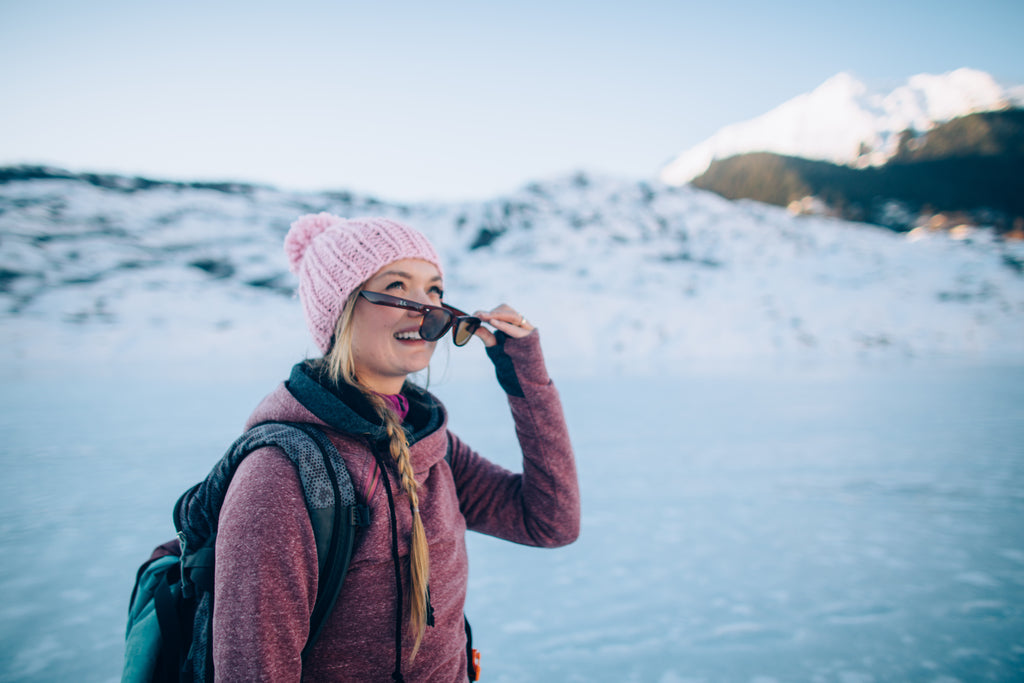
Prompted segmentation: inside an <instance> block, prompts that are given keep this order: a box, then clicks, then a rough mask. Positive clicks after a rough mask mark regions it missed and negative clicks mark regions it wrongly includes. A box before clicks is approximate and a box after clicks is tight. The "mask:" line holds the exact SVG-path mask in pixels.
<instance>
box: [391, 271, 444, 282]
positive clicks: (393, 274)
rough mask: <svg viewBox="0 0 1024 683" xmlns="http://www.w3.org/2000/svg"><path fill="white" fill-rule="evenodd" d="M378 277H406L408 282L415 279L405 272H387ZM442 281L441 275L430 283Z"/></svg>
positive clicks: (436, 276)
mask: <svg viewBox="0 0 1024 683" xmlns="http://www.w3.org/2000/svg"><path fill="white" fill-rule="evenodd" d="M377 277H378V278H380V277H404V278H405V279H407V280H411V279H413V276H412V275H411V274H410V273H407V272H405V271H404V270H385V271H384V272H383V273H380V274H379V275H377ZM374 279H376V278H374ZM441 280H442V278H441V276H440V275H435V276H434V277H432V278H430V280H429V281H428V282H441Z"/></svg>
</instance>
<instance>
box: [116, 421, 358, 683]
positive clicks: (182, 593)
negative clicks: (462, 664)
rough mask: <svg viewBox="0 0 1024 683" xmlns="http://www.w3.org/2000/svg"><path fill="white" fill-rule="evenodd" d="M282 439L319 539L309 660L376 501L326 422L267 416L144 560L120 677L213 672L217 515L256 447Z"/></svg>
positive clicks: (208, 675) (171, 679)
mask: <svg viewBox="0 0 1024 683" xmlns="http://www.w3.org/2000/svg"><path fill="white" fill-rule="evenodd" d="M266 446H276V447H278V448H280V449H281V450H282V451H284V453H285V455H287V456H288V458H289V459H290V460H291V461H292V463H293V464H294V465H295V467H296V469H297V471H298V474H299V479H300V481H301V482H302V488H303V493H304V494H305V499H306V508H307V509H308V510H309V517H310V521H311V522H312V525H313V536H314V538H315V539H316V550H317V562H318V565H319V576H320V585H319V586H318V589H317V596H316V603H315V605H314V608H313V613H312V615H311V617H310V629H309V639H308V641H307V642H306V646H305V648H304V649H303V651H302V658H303V660H305V659H306V656H307V655H308V654H309V652H310V651H311V650H312V648H313V645H314V644H315V643H316V641H317V639H318V638H319V636H320V632H321V630H322V629H323V625H324V622H325V621H326V617H327V615H329V614H330V613H331V610H332V609H333V608H334V603H335V601H336V600H337V598H338V593H339V591H340V590H341V585H342V582H343V581H344V579H345V574H346V572H347V571H348V566H349V562H350V561H351V559H352V548H353V546H354V544H355V538H356V530H357V529H358V528H360V527H365V526H368V524H369V508H367V506H366V505H363V504H359V503H357V501H356V494H355V488H354V487H353V485H352V478H351V477H350V476H349V473H348V469H347V468H346V467H345V462H344V460H342V458H341V456H340V455H339V454H338V451H337V449H335V447H334V444H332V443H331V441H330V439H328V438H327V437H326V436H325V435H324V434H323V433H322V432H321V431H320V430H319V429H317V428H316V427H314V426H312V425H308V424H293V423H284V422H268V423H265V424H261V425H257V426H255V427H253V428H252V429H250V430H249V431H247V432H246V433H245V434H243V435H242V436H241V437H239V439H238V440H237V441H235V443H234V444H233V445H232V446H231V448H229V449H228V452H227V453H226V454H225V455H224V456H223V457H222V458H221V460H220V461H219V462H218V463H217V465H216V466H214V468H213V470H212V471H211V472H210V474H209V475H208V476H207V477H206V479H204V480H203V481H201V482H199V483H198V484H196V485H195V486H193V487H192V488H191V489H189V490H188V491H186V492H185V494H184V495H182V496H181V498H179V499H178V502H177V504H176V505H175V506H174V526H175V529H176V530H177V532H178V538H177V539H176V540H173V541H169V542H168V543H165V544H163V545H161V546H159V547H157V548H156V549H155V550H154V551H153V554H152V555H151V556H150V558H149V560H148V561H146V562H145V563H144V564H143V565H142V567H140V568H139V571H138V575H137V576H136V580H135V587H134V589H133V590H132V597H131V601H130V603H129V608H128V629H127V633H126V641H125V661H124V670H123V672H122V675H121V680H122V683H135V682H139V683H141V682H146V683H150V682H158V683H164V682H167V683H177V682H179V681H189V682H193V683H205V682H206V681H212V680H213V660H212V642H213V640H212V637H211V636H212V623H213V576H214V546H215V543H216V540H217V519H218V516H219V514H220V507H221V505H222V504H223V502H224V496H225V494H226V493H227V488H228V485H229V484H230V482H231V477H232V476H233V475H234V473H235V470H236V469H237V468H238V465H239V464H240V463H241V462H242V460H243V459H245V457H246V456H247V455H249V454H250V453H252V452H253V451H256V450H258V449H260V448H264V447H266Z"/></svg>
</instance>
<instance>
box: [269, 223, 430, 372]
mask: <svg viewBox="0 0 1024 683" xmlns="http://www.w3.org/2000/svg"><path fill="white" fill-rule="evenodd" d="M284 251H285V254H286V255H287V257H288V264H289V268H290V269H291V271H292V272H293V273H295V274H296V275H298V276H299V298H300V299H301V300H302V308H303V311H304V312H305V314H306V324H307V326H308V327H309V331H310V332H311V333H312V335H313V339H314V341H316V344H317V346H318V347H319V348H320V350H321V351H323V352H324V353H327V352H328V351H329V350H330V347H331V343H332V340H333V336H334V326H335V325H336V324H337V322H338V318H339V317H340V316H341V312H342V310H343V309H344V307H345V302H346V301H348V298H349V297H350V296H351V295H352V292H354V291H356V290H357V289H358V288H359V286H360V285H362V284H363V283H364V282H366V281H367V280H368V279H369V278H370V277H371V276H372V275H373V274H374V273H376V272H377V271H379V270H380V269H381V268H383V267H384V266H386V265H388V264H389V263H394V262H395V261H401V260H402V259H419V260H422V261H427V262H428V263H432V264H434V266H436V267H437V270H438V272H439V273H442V277H443V270H442V268H441V260H440V259H439V258H438V257H437V252H435V251H434V248H433V246H431V244H430V241H429V240H427V238H426V237H424V236H423V234H421V233H420V232H418V231H417V230H415V229H413V228H411V227H409V226H407V225H404V224H402V223H399V222H397V221H393V220H390V219H388V218H341V217H339V216H335V215H333V214H330V213H326V212H324V213H318V214H307V215H305V216H302V217H300V218H299V219H298V220H296V221H295V222H294V223H292V226H291V229H290V230H289V231H288V234H287V235H286V236H285V238H284Z"/></svg>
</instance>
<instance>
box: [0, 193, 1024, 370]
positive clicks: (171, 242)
mask: <svg viewBox="0 0 1024 683" xmlns="http://www.w3.org/2000/svg"><path fill="white" fill-rule="evenodd" d="M44 175H45V174H44ZM315 211H331V212H333V213H337V214H339V215H346V216H356V215H368V214H375V215H385V216H391V217H393V218H397V219H399V220H402V221H405V222H408V223H410V224H412V225H414V226H416V227H417V228H419V229H420V230H422V231H423V232H424V233H426V234H427V235H428V236H429V237H430V239H431V240H432V241H433V242H434V244H435V245H436V246H437V248H438V251H439V253H440V254H441V257H442V258H443V259H444V261H445V264H446V276H447V281H446V298H447V299H448V300H450V301H451V302H452V303H453V304H454V305H456V306H458V307H460V308H463V309H467V310H476V309H486V308H490V307H493V306H495V305H497V304H498V303H500V302H502V301H507V302H509V303H511V304H513V305H514V306H516V307H517V308H518V309H519V310H521V311H523V312H524V314H526V315H527V316H528V317H529V318H530V319H531V320H532V321H533V322H534V323H535V324H536V325H537V326H538V327H539V328H540V329H541V330H542V335H543V337H544V340H545V341H544V345H545V351H546V354H547V356H548V357H549V361H550V362H551V363H552V364H555V365H557V366H558V367H559V368H560V369H561V372H563V373H572V374H580V375H586V374H595V373H603V372H621V373H641V374H642V373H659V374H664V373H666V372H672V371H674V370H680V369H685V368H690V367H694V366H702V365H706V364H719V365H729V364H731V363H733V362H737V361H740V360H743V361H752V362H755V363H761V362H773V361H775V360H779V359H795V360H798V361H804V360H826V361H831V360H855V359H858V358H863V357H871V358H874V357H882V358H908V357H910V358H919V357H932V356H949V355H952V356H957V357H982V358H993V357H998V358H1006V357H1010V358H1015V359H1020V358H1024V276H1022V268H1024V245H1021V244H1020V243H1013V242H1003V241H1000V240H997V239H995V238H994V237H993V236H992V235H991V233H990V232H988V231H984V230H979V231H976V232H974V233H972V234H970V235H967V236H965V235H960V237H964V239H959V240H958V239H953V238H952V237H950V236H948V235H944V234H942V235H940V234H929V233H921V232H920V231H918V232H917V233H914V234H913V235H911V237H910V238H909V239H908V237H906V236H901V235H898V234H895V233H893V232H890V231H888V230H884V229H881V228H877V227H874V226H868V225H863V224H854V223H846V222H842V221H837V220H832V219H827V218H822V217H794V216H791V215H790V214H788V213H787V212H786V211H784V210H782V209H777V208H774V207H770V206H765V205H761V204H756V203H752V202H739V203H731V202H728V201H726V200H724V199H722V198H720V197H718V196H716V195H713V194H711V193H707V192H703V191H700V190H697V189H695V188H692V187H684V188H671V187H666V186H661V185H654V184H648V183H643V182H641V183H635V182H627V181H622V180H618V179H615V178H598V177H594V176H589V175H585V174H582V173H581V174H577V175H574V176H571V177H566V178H559V179H554V180H550V181H547V182H542V183H534V184H531V185H529V186H527V187H524V188H523V189H521V190H520V191H519V192H516V193H513V194H510V195H508V196H505V197H500V198H496V199H493V200H490V201H487V202H478V203H465V204H416V205H396V204H387V203H383V202H379V201H376V200H374V199H372V198H367V197H359V196H355V195H351V194H348V193H322V194H312V193H294V192H284V191H278V190H275V189H273V188H263V187H251V186H229V187H221V188H216V187H194V186H188V185H185V184H174V183H151V182H148V181H147V182H142V183H139V182H137V181H133V180H132V179H117V178H113V179H110V178H108V179H107V180H106V181H105V182H101V183H97V182H90V181H88V180H86V179H83V178H82V177H74V176H73V175H71V174H67V177H56V176H53V175H51V177H40V178H32V179H22V180H18V179H14V180H9V181H7V182H5V183H3V184H0V240H2V241H0V246H2V250H0V306H2V308H0V339H2V340H3V348H4V354H3V364H4V366H5V367H6V369H7V370H8V371H11V370H12V369H13V371H16V370H17V367H18V366H19V365H21V364H24V363H47V362H54V361H58V360H60V359H67V360H69V361H72V362H81V363H95V364H97V365H98V366H102V365H103V364H104V363H117V362H121V361H126V360H134V361H137V362H140V363H143V364H146V363H155V364H164V363H167V364H171V363H174V362H177V361H187V362H204V361H205V362H209V363H224V362H228V363H234V364H236V366H237V367H241V366H243V365H245V364H247V363H252V364H257V363H258V364H266V363H268V362H270V361H271V360H273V362H274V363H275V364H277V365H276V367H278V368H280V367H283V364H284V363H289V362H294V361H295V360H296V359H297V358H300V357H303V356H305V355H309V354H312V353H314V352H315V348H314V347H313V345H312V343H311V341H310V340H309V337H308V333H307V332H306V330H305V326H304V323H303V321H302V313H301V307H300V306H299V303H298V301H296V300H295V299H294V297H293V292H294V289H295V281H294V277H293V276H292V275H291V274H290V273H288V272H287V267H286V261H285V258H284V255H283V252H282V246H281V245H282V241H283V237H284V234H285V232H286V231H287V229H288V226H289V224H290V223H291V222H292V221H293V220H294V219H295V218H296V217H297V216H299V215H300V214H302V213H307V212H315ZM457 354H461V355H457ZM450 355H451V358H452V362H453V363H454V362H456V360H455V359H456V358H457V359H458V361H457V362H458V363H459V364H466V363H468V364H470V365H473V364H476V365H478V366H480V367H485V364H486V361H485V360H484V357H483V354H482V353H474V352H466V351H465V350H461V349H452V350H451V351H450ZM467 359H472V360H467Z"/></svg>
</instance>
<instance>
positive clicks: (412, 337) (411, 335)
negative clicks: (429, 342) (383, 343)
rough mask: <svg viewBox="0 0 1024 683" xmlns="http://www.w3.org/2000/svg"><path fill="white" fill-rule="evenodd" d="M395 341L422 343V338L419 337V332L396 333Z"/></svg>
mask: <svg viewBox="0 0 1024 683" xmlns="http://www.w3.org/2000/svg"><path fill="white" fill-rule="evenodd" d="M395 339H398V340H399V341H423V337H421V336H420V332H419V330H406V331H405V332H396V333H395Z"/></svg>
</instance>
